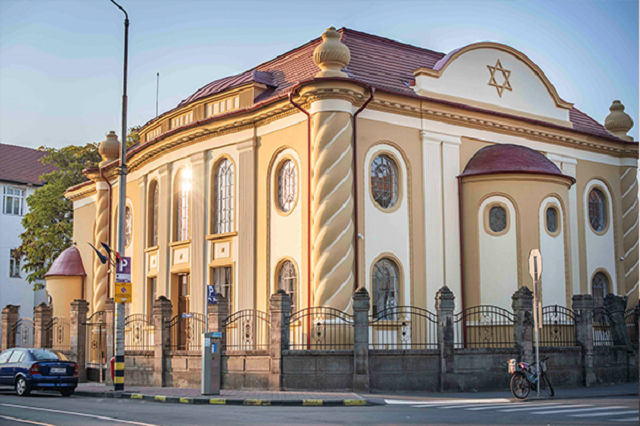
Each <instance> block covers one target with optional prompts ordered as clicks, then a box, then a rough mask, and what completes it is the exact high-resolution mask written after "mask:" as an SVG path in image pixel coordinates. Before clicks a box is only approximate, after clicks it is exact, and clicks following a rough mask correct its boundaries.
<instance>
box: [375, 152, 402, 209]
mask: <svg viewBox="0 0 640 426" xmlns="http://www.w3.org/2000/svg"><path fill="white" fill-rule="evenodd" d="M371 195H372V196H373V200H374V201H375V202H376V203H378V204H379V205H380V207H382V208H383V209H390V208H391V207H393V206H394V205H395V204H396V201H398V166H397V165H396V162H395V161H393V159H391V157H389V156H388V155H384V154H382V155H378V156H377V157H376V158H374V160H373V162H372V163H371Z"/></svg>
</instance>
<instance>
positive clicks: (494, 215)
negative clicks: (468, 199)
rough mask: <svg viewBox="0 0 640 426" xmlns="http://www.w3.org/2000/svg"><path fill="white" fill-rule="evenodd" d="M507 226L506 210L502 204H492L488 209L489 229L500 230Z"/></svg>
mask: <svg viewBox="0 0 640 426" xmlns="http://www.w3.org/2000/svg"><path fill="white" fill-rule="evenodd" d="M506 228H507V211H506V210H505V209H504V207H502V206H493V207H491V210H489V229H491V231H493V232H496V233H498V232H502V231H504V230H505V229H506Z"/></svg>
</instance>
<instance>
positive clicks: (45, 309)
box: [33, 302, 53, 348]
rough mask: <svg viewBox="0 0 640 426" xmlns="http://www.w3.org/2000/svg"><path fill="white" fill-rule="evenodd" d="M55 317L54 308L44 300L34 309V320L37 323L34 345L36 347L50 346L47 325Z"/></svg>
mask: <svg viewBox="0 0 640 426" xmlns="http://www.w3.org/2000/svg"><path fill="white" fill-rule="evenodd" d="M52 317H53V309H51V308H50V307H49V306H47V304H46V303H44V302H42V303H41V304H39V305H38V306H36V307H35V308H34V309H33V322H34V325H35V330H34V341H33V346H34V347H36V348H48V347H50V346H49V344H50V343H51V339H50V338H49V333H48V331H47V326H48V325H49V323H50V322H51V319H52Z"/></svg>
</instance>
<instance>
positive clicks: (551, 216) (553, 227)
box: [546, 207, 558, 234]
mask: <svg viewBox="0 0 640 426" xmlns="http://www.w3.org/2000/svg"><path fill="white" fill-rule="evenodd" d="M546 216H547V217H546V224H547V231H549V232H550V233H552V234H554V233H555V232H556V231H557V230H558V210H556V208H555V207H549V208H548V209H547V214H546Z"/></svg>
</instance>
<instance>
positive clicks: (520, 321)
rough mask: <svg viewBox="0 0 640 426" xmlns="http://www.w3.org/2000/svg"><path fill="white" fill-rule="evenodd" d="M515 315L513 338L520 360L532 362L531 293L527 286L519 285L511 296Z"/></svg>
mask: <svg viewBox="0 0 640 426" xmlns="http://www.w3.org/2000/svg"><path fill="white" fill-rule="evenodd" d="M511 300H512V301H511V307H512V308H513V313H514V315H515V321H514V323H513V340H514V342H515V345H516V347H517V348H519V349H520V361H521V362H528V363H532V362H533V361H534V356H533V293H532V292H531V290H529V288H528V287H527V286H522V287H520V288H519V289H518V290H517V291H516V292H515V293H513V296H511Z"/></svg>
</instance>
